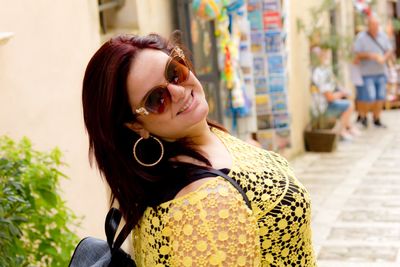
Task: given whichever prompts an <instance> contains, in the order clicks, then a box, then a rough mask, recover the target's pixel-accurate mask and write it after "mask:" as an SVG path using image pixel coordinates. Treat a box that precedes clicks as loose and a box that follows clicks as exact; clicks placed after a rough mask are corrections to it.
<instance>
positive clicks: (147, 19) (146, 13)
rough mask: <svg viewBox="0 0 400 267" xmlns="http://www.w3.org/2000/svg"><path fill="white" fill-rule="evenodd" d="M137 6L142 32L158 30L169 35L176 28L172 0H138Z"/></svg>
mask: <svg viewBox="0 0 400 267" xmlns="http://www.w3.org/2000/svg"><path fill="white" fill-rule="evenodd" d="M136 8H137V15H138V19H139V20H138V22H139V33H140V34H148V33H151V32H157V33H160V34H162V35H163V36H165V37H168V36H169V34H170V33H171V32H172V30H174V29H172V24H173V7H172V1H166V0H146V1H143V0H136Z"/></svg>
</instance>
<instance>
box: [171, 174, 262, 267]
mask: <svg viewBox="0 0 400 267" xmlns="http://www.w3.org/2000/svg"><path fill="white" fill-rule="evenodd" d="M215 181H216V182H215V183H207V186H206V187H204V188H202V189H201V190H199V191H198V192H197V193H196V194H195V195H191V196H190V197H188V198H187V199H183V201H179V205H174V206H173V207H171V209H170V219H169V223H168V225H169V228H170V229H171V233H170V234H171V235H170V237H171V244H172V248H171V249H172V251H171V254H170V255H171V265H172V266H256V265H258V264H257V262H258V263H259V261H260V259H259V257H260V255H259V253H260V252H259V251H260V250H259V240H258V239H259V237H258V234H257V233H258V232H257V229H258V227H257V222H256V219H255V218H254V216H252V211H251V210H249V209H248V207H247V206H246V204H245V202H244V201H243V198H242V196H241V195H240V193H239V192H238V191H237V190H236V189H235V188H234V187H233V186H232V185H231V184H229V183H228V182H227V181H225V180H222V178H221V180H220V179H216V180H215ZM177 204H178V203H177Z"/></svg>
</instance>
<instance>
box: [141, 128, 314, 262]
mask: <svg viewBox="0 0 400 267" xmlns="http://www.w3.org/2000/svg"><path fill="white" fill-rule="evenodd" d="M213 132H214V133H215V134H216V135H217V136H218V137H219V138H220V139H221V140H222V141H223V143H224V144H225V145H226V147H227V148H228V150H229V152H230V154H231V155H232V157H233V158H232V159H233V166H232V168H231V170H230V172H229V176H230V177H232V178H233V179H235V180H236V181H237V182H238V183H239V185H240V186H241V187H242V188H243V190H244V191H245V192H246V195H247V196H248V198H249V200H250V202H251V206H252V209H251V210H250V209H249V208H248V207H247V206H246V204H245V202H244V200H243V198H242V196H241V194H240V193H239V192H238V190H237V189H236V188H234V187H233V186H232V185H231V184H230V183H229V182H228V181H226V180H225V179H224V178H222V177H216V178H215V179H211V180H209V181H207V182H205V183H204V184H202V185H201V186H200V187H199V188H198V189H197V190H195V191H193V192H190V193H189V194H186V195H184V196H181V197H178V198H176V199H173V200H171V201H168V202H165V203H162V204H161V205H159V206H158V207H157V208H148V209H147V210H146V211H145V213H144V215H143V216H142V218H141V220H140V221H139V224H138V226H137V227H136V228H135V229H134V233H133V247H134V259H135V262H136V264H137V265H138V266H146V267H147V266H151V267H153V266H156V267H159V266H196V267H197V266H229V267H230V266H315V258H314V254H313V249H312V245H311V230H310V218H311V216H310V198H309V194H308V192H307V191H306V189H305V188H304V187H303V185H301V184H300V183H299V181H298V180H297V179H296V178H295V177H294V175H293V172H292V170H291V169H290V167H289V166H288V163H287V161H286V160H285V159H283V158H282V157H281V156H279V155H278V154H276V153H273V152H268V151H266V150H263V149H259V148H256V147H254V146H251V145H249V144H247V143H245V142H243V141H241V140H239V139H237V138H235V137H233V136H231V135H229V134H227V133H224V132H221V131H219V130H216V129H213Z"/></svg>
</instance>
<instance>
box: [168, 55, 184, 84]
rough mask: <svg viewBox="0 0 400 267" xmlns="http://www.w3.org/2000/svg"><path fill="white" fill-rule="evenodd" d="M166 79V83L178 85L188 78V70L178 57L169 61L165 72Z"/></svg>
mask: <svg viewBox="0 0 400 267" xmlns="http://www.w3.org/2000/svg"><path fill="white" fill-rule="evenodd" d="M166 78H167V80H168V82H170V83H173V84H180V83H183V82H184V81H186V80H187V79H188V78H189V68H188V67H187V65H186V63H185V61H184V60H183V59H182V58H180V57H174V58H173V59H171V61H170V63H169V64H168V67H167V70H166Z"/></svg>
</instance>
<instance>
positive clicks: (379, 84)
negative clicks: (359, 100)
mask: <svg viewBox="0 0 400 267" xmlns="http://www.w3.org/2000/svg"><path fill="white" fill-rule="evenodd" d="M374 81H375V90H376V100H375V102H374V104H373V107H372V112H373V118H374V124H375V126H377V127H383V128H385V127H386V126H385V125H384V124H382V122H381V119H380V118H381V112H382V109H383V104H384V101H385V98H386V77H385V75H378V76H376V77H375V79H374Z"/></svg>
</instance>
